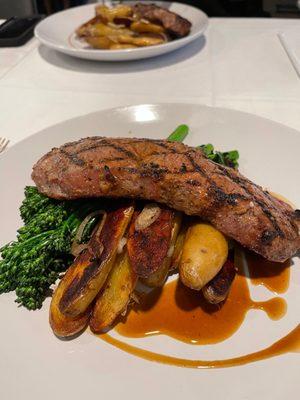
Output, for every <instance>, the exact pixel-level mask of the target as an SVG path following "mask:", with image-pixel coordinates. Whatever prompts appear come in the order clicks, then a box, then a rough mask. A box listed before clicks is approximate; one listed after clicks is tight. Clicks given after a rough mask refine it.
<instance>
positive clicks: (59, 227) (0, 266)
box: [0, 187, 98, 310]
mask: <svg viewBox="0 0 300 400" xmlns="http://www.w3.org/2000/svg"><path fill="white" fill-rule="evenodd" d="M97 207H98V205H97V204H96V202H95V201H93V200H85V201H83V200H81V201H68V202H63V201H57V200H53V199H50V198H48V197H46V196H44V195H42V194H40V193H39V192H38V191H37V189H36V188H35V187H26V188H25V199H24V201H23V203H22V205H21V207H20V212H21V217H22V219H23V221H24V223H25V225H24V226H23V227H22V228H20V229H19V230H18V235H17V240H16V241H14V242H11V243H9V244H7V245H5V246H4V247H2V248H1V249H0V253H1V256H2V260H0V293H4V292H10V291H13V290H15V291H16V295H17V299H16V302H17V303H19V304H20V305H22V306H25V307H26V308H28V309H30V310H35V309H37V308H41V306H42V303H43V301H44V299H45V297H46V296H47V294H48V293H49V288H50V286H51V285H52V284H53V283H54V282H55V281H56V279H57V278H58V277H59V276H60V274H61V273H62V272H63V271H65V270H66V268H67V267H68V266H69V265H70V263H71V262H72V260H73V256H72V255H71V254H70V249H71V244H72V241H73V239H74V236H75V233H76V231H77V229H78V227H79V225H80V223H81V222H82V220H83V219H84V217H85V216H86V215H87V214H89V213H90V212H91V211H93V210H95V209H96V208H97Z"/></svg>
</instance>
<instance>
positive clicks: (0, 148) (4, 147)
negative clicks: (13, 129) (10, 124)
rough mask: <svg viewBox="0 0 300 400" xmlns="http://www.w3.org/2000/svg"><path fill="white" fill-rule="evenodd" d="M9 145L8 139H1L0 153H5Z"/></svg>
mask: <svg viewBox="0 0 300 400" xmlns="http://www.w3.org/2000/svg"><path fill="white" fill-rule="evenodd" d="M8 143H9V140H8V139H5V138H2V137H0V153H2V151H4V150H5V149H6V147H7V145H8Z"/></svg>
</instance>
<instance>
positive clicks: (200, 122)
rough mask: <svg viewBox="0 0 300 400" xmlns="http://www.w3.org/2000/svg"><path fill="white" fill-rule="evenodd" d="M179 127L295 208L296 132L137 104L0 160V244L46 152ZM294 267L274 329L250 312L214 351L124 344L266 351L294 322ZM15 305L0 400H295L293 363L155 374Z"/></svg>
mask: <svg viewBox="0 0 300 400" xmlns="http://www.w3.org/2000/svg"><path fill="white" fill-rule="evenodd" d="M181 123H186V124H188V125H189V126H190V129H191V134H190V135H189V136H188V138H187V139H186V143H188V144H190V145H198V144H200V143H208V142H211V143H213V144H215V146H216V147H217V148H218V149H221V150H225V149H232V148H236V149H238V150H239V151H240V157H241V162H240V169H241V171H242V172H243V173H245V174H246V175H248V176H249V178H251V179H254V180H255V181H256V182H258V183H260V184H262V185H264V186H266V187H268V188H271V189H272V190H274V191H275V192H277V193H281V194H284V195H285V196H286V197H287V198H288V199H290V200H291V201H292V202H293V203H294V204H296V205H298V207H299V205H300V194H299V185H298V182H299V181H300V169H299V164H298V162H299V161H298V150H299V147H300V133H299V132H297V131H295V130H292V129H290V128H287V127H285V126H282V125H280V124H277V123H275V122H272V121H269V120H265V119H262V118H259V117H256V116H253V115H250V114H245V113H241V112H237V111H231V110H226V109H220V108H210V107H205V106H199V105H188V104H162V105H138V106H131V107H124V108H118V109H112V110H107V111H100V112H96V113H93V114H88V115H86V116H83V117H79V118H74V119H72V120H69V121H66V122H63V123H60V124H58V125H55V126H52V127H49V128H47V129H45V130H43V131H41V132H39V133H37V134H35V135H33V136H31V137H29V138H28V139H26V140H24V141H22V142H20V143H18V144H16V145H15V146H13V147H12V148H10V149H9V150H8V151H7V152H6V153H4V154H3V155H1V156H0V187H1V188H2V189H1V207H0V221H1V229H0V245H2V244H4V243H6V242H8V241H10V240H12V239H14V237H15V234H16V229H17V228H18V227H19V226H20V223H21V221H20V218H19V213H18V208H19V205H20V202H21V200H22V198H23V188H24V186H25V185H26V184H30V183H31V180H30V173H31V168H32V165H33V164H34V162H35V161H36V160H37V159H38V158H39V157H40V156H41V155H42V154H44V153H45V152H47V151H48V150H49V149H50V148H52V147H53V146H57V145H60V144H62V143H65V142H67V141H71V140H76V139H79V138H81V137H84V136H88V135H106V136H111V137H116V136H132V137H133V136H136V137H149V138H165V137H166V136H167V135H168V134H169V133H170V132H171V131H172V130H173V129H174V127H176V126H177V125H178V124H181ZM294 263H295V264H294V265H293V267H292V271H291V284H290V287H289V290H288V291H287V293H285V294H284V295H283V297H284V298H285V299H286V301H287V303H288V310H287V314H286V315H285V316H284V318H283V319H281V320H279V321H277V322H274V321H271V320H270V319H269V318H268V317H267V316H266V315H265V314H264V313H263V312H261V311H256V310H253V311H250V312H249V313H248V314H247V317H246V320H245V321H244V323H243V325H242V326H241V328H240V329H239V330H238V331H237V332H236V333H235V334H234V335H233V336H232V337H231V338H229V339H228V340H226V341H224V342H222V343H219V344H216V345H213V346H196V345H195V346H191V345H187V344H184V343H181V342H179V341H176V340H174V339H171V338H169V337H167V336H154V337H148V338H146V339H124V340H125V341H126V342H128V343H131V344H134V345H136V346H138V347H142V348H145V349H149V350H152V351H155V352H158V353H163V354H167V355H171V356H176V357H183V358H188V359H208V360H209V359H211V360H214V359H224V358H229V357H236V356H239V355H243V354H247V353H250V352H253V351H256V350H260V349H263V348H265V347H267V346H269V345H270V344H271V343H273V342H275V341H276V340H278V339H279V338H281V337H282V336H284V335H286V334H287V333H288V332H289V331H291V330H292V329H293V328H294V327H295V326H296V325H297V324H298V323H299V314H300V301H299V300H300V295H299V293H300V290H299V289H300V287H299V285H300V263H299V259H294ZM250 289H251V294H252V297H253V298H254V299H257V300H264V299H268V298H270V297H272V295H271V293H270V292H268V291H267V290H266V289H264V288H262V287H251V288H250ZM14 298H15V295H14V293H9V294H5V295H1V296H0V315H1V331H0V332H1V333H0V335H1V340H0V355H1V356H0V377H1V389H0V393H1V399H3V400H11V399H20V398H22V399H24V400H27V399H28V400H29V399H30V400H40V399H41V398H42V399H44V400H47V399H49V400H50V399H51V400H53V398H57V399H62V398H65V399H72V400H77V399H82V398H88V397H90V398H98V397H101V398H108V399H119V398H122V399H124V400H125V399H126V400H135V399H140V398H142V399H143V400H148V399H149V400H150V399H151V400H153V398H155V399H172V400H176V399H178V400H179V399H180V400H182V399H197V400H198V399H199V398H203V399H230V400H241V399H255V400H260V399H261V400H262V399H264V400H265V399H270V398H272V400H275V399H283V398H287V399H291V398H296V397H297V395H298V393H299V389H300V386H299V354H285V355H283V356H280V357H275V358H272V359H267V360H265V361H261V362H257V363H254V364H248V365H245V366H241V367H235V368H227V369H216V370H196V369H185V368H178V367H172V366H167V365H161V364H157V363H154V362H149V361H145V360H142V359H140V358H136V357H134V356H131V355H129V354H127V353H124V352H122V351H121V350H118V349H116V348H114V347H112V346H110V345H109V344H107V343H104V342H103V341H102V340H100V339H98V338H97V337H95V336H93V335H92V334H90V333H89V332H85V333H84V334H82V335H81V336H80V337H78V338H77V339H75V340H72V341H61V340H58V339H57V338H56V337H55V336H54V335H53V334H52V332H51V329H50V327H49V324H48V307H49V300H47V301H46V302H45V304H44V306H43V308H42V310H40V311H35V312H29V311H27V310H25V309H23V308H18V307H17V306H16V304H15V303H14ZM200 329H201V327H200ZM112 334H113V335H114V336H116V337H118V335H117V334H116V333H112Z"/></svg>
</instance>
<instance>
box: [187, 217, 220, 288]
mask: <svg viewBox="0 0 300 400" xmlns="http://www.w3.org/2000/svg"><path fill="white" fill-rule="evenodd" d="M227 256H228V244H227V240H226V238H225V237H224V236H223V234H222V233H221V232H219V231H218V230H217V229H215V228H214V227H212V226H211V225H210V224H207V223H202V222H195V223H193V224H192V225H191V226H190V227H189V228H188V230H187V233H186V237H185V240H184V244H183V249H182V256H181V260H180V264H179V274H180V279H181V281H182V282H183V283H184V284H185V285H186V286H188V287H190V288H191V289H195V290H201V289H202V288H203V286H205V285H206V284H207V283H208V282H209V281H210V280H211V279H212V278H213V277H214V276H216V274H217V273H218V272H219V271H220V269H221V268H222V266H223V264H224V263H225V261H226V259H227Z"/></svg>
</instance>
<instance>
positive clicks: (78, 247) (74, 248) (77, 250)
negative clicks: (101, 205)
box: [71, 210, 106, 257]
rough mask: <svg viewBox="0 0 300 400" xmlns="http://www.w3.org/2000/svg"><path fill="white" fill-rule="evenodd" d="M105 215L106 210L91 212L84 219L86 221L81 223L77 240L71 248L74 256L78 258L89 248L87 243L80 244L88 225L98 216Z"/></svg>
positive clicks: (75, 239)
mask: <svg viewBox="0 0 300 400" xmlns="http://www.w3.org/2000/svg"><path fill="white" fill-rule="evenodd" d="M105 214H106V212H105V211H104V210H97V211H93V212H91V213H90V214H88V215H87V216H86V217H85V218H84V220H83V221H82V222H81V224H80V225H79V227H78V229H77V232H76V235H75V238H74V240H73V243H72V246H71V254H72V255H73V256H75V257H77V256H78V255H79V254H80V253H81V252H82V251H83V250H84V249H86V248H87V247H88V245H87V243H79V242H80V241H81V238H82V234H83V231H84V228H85V227H86V225H87V224H88V223H89V222H90V220H91V219H92V218H94V217H96V216H97V215H105Z"/></svg>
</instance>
